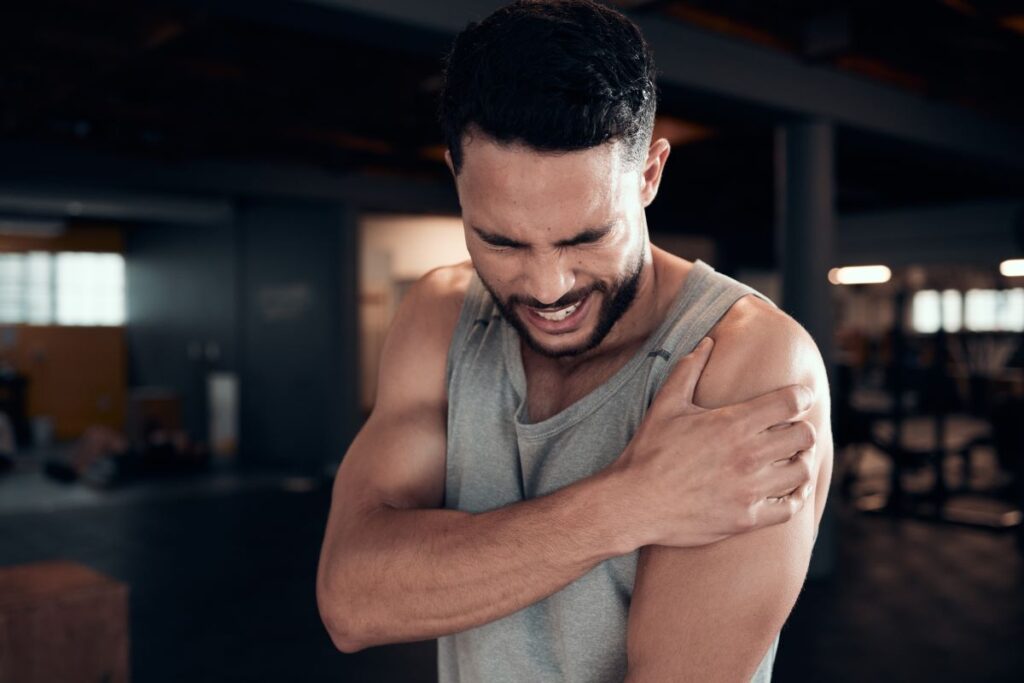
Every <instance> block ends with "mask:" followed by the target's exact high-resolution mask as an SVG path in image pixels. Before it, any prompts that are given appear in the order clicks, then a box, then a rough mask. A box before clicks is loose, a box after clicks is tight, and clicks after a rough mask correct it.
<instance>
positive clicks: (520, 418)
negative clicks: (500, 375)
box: [499, 259, 714, 439]
mask: <svg viewBox="0 0 1024 683" xmlns="http://www.w3.org/2000/svg"><path fill="white" fill-rule="evenodd" d="M713 272H714V268H712V267H711V266H709V265H708V264H707V263H705V262H704V261H701V260H700V259H696V260H694V262H693V267H692V268H691V269H690V272H689V273H687V275H686V277H685V278H684V279H683V282H682V284H681V285H680V286H679V291H678V292H677V293H676V295H675V298H674V300H673V302H672V305H671V306H669V309H668V312H667V313H666V315H665V318H664V320H662V321H661V323H660V324H659V325H658V327H657V328H656V329H655V330H654V332H652V333H651V334H650V335H649V336H648V337H647V339H646V341H644V343H643V344H642V345H641V347H640V349H639V350H638V351H637V352H636V353H635V354H634V355H633V356H632V357H631V358H630V359H629V360H628V361H626V363H624V364H623V366H622V367H621V368H619V369H618V370H616V371H615V372H614V373H613V374H612V376H611V377H609V378H608V379H607V380H605V381H604V382H603V383H601V384H599V385H598V386H596V387H594V388H593V389H591V390H590V391H589V392H588V393H586V394H584V395H583V396H581V397H580V398H579V399H577V400H576V401H575V402H573V403H572V404H570V405H568V406H566V407H565V408H563V409H562V410H560V411H559V412H557V413H555V414H554V415H552V416H550V417H548V418H546V419H544V420H541V421H539V422H530V420H529V409H528V406H527V401H526V393H527V386H526V372H525V370H524V368H523V357H522V352H521V349H520V339H519V333H518V332H516V330H515V328H513V327H512V326H511V325H509V324H508V323H507V322H506V321H505V320H504V318H501V329H502V347H503V348H502V350H503V352H504V355H505V364H506V367H507V369H508V375H509V379H510V381H511V382H512V388H513V390H514V391H515V393H516V395H517V398H518V402H519V407H518V409H517V410H516V414H515V427H516V431H517V432H518V433H519V436H520V437H521V438H526V439H546V438H550V437H551V436H553V435H554V434H556V433H557V432H560V431H562V430H564V429H567V428H568V427H571V426H572V425H575V424H577V423H579V422H580V421H581V420H583V419H585V418H586V417H587V416H588V415H590V414H591V413H593V412H594V410H596V409H597V408H598V407H599V406H600V405H601V404H603V403H604V402H605V401H607V400H608V399H610V398H611V397H612V396H614V395H615V393H616V392H617V391H618V390H619V388H620V387H621V386H622V385H623V384H624V383H625V382H626V381H628V380H629V378H630V377H631V376H632V375H633V374H634V373H635V372H637V371H638V370H639V369H640V368H641V367H642V366H643V365H644V362H645V361H646V359H647V358H648V357H649V356H652V355H657V354H659V353H661V344H662V343H663V341H664V339H665V337H666V336H667V335H668V334H669V332H670V331H671V330H672V328H673V326H674V325H675V324H676V322H678V320H679V318H680V316H681V315H683V313H684V311H685V310H686V308H687V307H688V306H689V305H690V303H691V301H692V300H693V299H694V298H695V296H696V295H697V294H698V293H699V291H700V285H701V282H702V281H703V280H704V279H705V278H706V277H707V276H708V275H709V274H710V273H713ZM499 317H500V316H499ZM666 360H667V359H666Z"/></svg>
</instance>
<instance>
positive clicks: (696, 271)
mask: <svg viewBox="0 0 1024 683" xmlns="http://www.w3.org/2000/svg"><path fill="white" fill-rule="evenodd" d="M691 278H694V279H693V280H692V281H691ZM683 289H684V293H683V296H682V297H681V298H680V300H679V301H677V303H676V305H675V307H674V310H673V311H672V312H671V313H670V317H673V318H674V319H675V322H674V323H673V324H672V325H671V326H670V327H669V328H668V329H667V330H666V331H665V333H664V334H663V335H661V337H660V338H659V339H658V340H657V343H656V344H655V345H654V346H653V348H651V350H650V352H649V354H648V355H650V356H658V357H660V358H662V359H663V360H664V361H665V362H660V363H659V362H655V364H654V367H653V368H652V375H653V376H652V380H653V383H654V385H656V386H660V385H661V383H662V382H663V381H664V380H665V378H666V377H667V376H668V374H669V372H670V371H671V369H672V368H673V367H674V366H675V364H676V363H677V362H678V361H679V359H680V358H682V357H683V356H685V355H686V354H688V353H690V352H691V351H693V349H694V348H695V347H696V346H697V344H698V343H699V342H700V340H701V339H703V338H704V337H705V336H707V334H708V332H710V331H711V328H713V327H714V326H715V324H716V323H717V322H718V321H719V320H721V319H722V317H723V316H724V315H725V314H726V313H727V312H728V310H729V309H730V308H731V307H732V305H733V304H734V303H736V302H737V301H738V300H739V299H741V298H742V297H744V296H746V295H747V294H753V295H754V296H757V297H758V298H760V299H764V300H765V301H767V302H768V303H770V304H772V305H773V306H774V305H775V304H774V302H773V301H772V300H771V299H769V298H768V297H766V296H765V295H763V294H761V293H760V292H758V291H757V290H756V289H754V288H752V287H749V286H748V285H745V284H743V283H742V282H739V281H738V280H734V279H733V278H731V277H729V276H727V275H723V274H722V273H719V272H718V271H716V270H715V269H714V268H712V267H711V266H710V265H708V264H707V263H705V262H703V261H701V260H696V261H694V263H693V269H692V270H691V271H690V274H689V275H688V276H687V281H686V282H684V284H683Z"/></svg>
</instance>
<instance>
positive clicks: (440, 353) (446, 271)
mask: <svg viewBox="0 0 1024 683" xmlns="http://www.w3.org/2000/svg"><path fill="white" fill-rule="evenodd" d="M472 276H473V266H472V264H471V263H470V262H469V261H465V262H463V263H458V264H455V265H452V266H444V267H441V268H435V269H434V270H431V271H430V272H428V273H427V274H426V275H423V276H422V277H421V278H420V279H419V280H417V281H416V282H415V283H413V285H412V286H411V287H410V288H409V291H408V292H407V293H406V295H405V297H403V299H402V302H401V304H400V305H399V307H398V310H397V312H396V313H395V317H394V320H393V321H392V322H391V327H390V329H389V330H388V334H387V337H386V339H385V340H384V348H383V350H382V353H381V361H380V363H381V365H380V382H379V392H380V393H379V394H378V403H380V402H381V401H388V400H389V399H391V398H395V396H394V394H395V392H398V393H399V397H401V398H409V397H410V394H420V393H423V394H424V395H425V396H426V395H429V396H443V390H444V376H445V366H446V362H447V355H448V347H449V345H450V344H451V341H452V335H453V334H454V332H455V326H456V324H457V323H458V320H459V313H460V312H461V310H462V304H463V302H464V301H465V298H466V292H467V291H468V289H469V283H470V281H471V279H472ZM439 392H440V393H439ZM420 398H423V396H420Z"/></svg>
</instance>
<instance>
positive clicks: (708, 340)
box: [700, 337, 715, 348]
mask: <svg viewBox="0 0 1024 683" xmlns="http://www.w3.org/2000/svg"><path fill="white" fill-rule="evenodd" d="M714 343H715V340H714V339H712V338H711V337H704V338H703V339H701V340H700V346H701V348H707V347H709V346H711V345H712V344H714Z"/></svg>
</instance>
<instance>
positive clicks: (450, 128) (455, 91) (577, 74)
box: [440, 0, 657, 173]
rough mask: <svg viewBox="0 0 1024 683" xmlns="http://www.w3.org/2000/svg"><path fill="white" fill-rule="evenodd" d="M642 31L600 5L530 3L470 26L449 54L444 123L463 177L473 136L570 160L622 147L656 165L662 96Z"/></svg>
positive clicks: (583, 0)
mask: <svg viewBox="0 0 1024 683" xmlns="http://www.w3.org/2000/svg"><path fill="white" fill-rule="evenodd" d="M654 75H655V71H654V59H653V57H652V56H651V51H650V48H649V47H648V46H647V43H646V42H645V41H644V38H643V36H642V35H641V34H640V29H639V28H637V26H636V24H634V23H633V22H632V21H630V20H629V19H627V18H626V17H625V16H623V15H622V14H620V13H619V12H616V11H615V10H612V9H609V8H608V7H604V6H602V5H599V4H597V3H595V2H591V1H590V0H520V1H519V2H514V3H512V4H511V5H508V6H506V7H503V8H501V9H499V10H497V11H495V12H494V13H493V14H491V15H490V16H488V17H487V18H485V19H484V20H483V21H481V22H479V23H471V24H469V25H468V26H467V27H466V28H465V29H464V30H463V31H462V32H461V33H460V34H459V35H458V36H457V37H456V38H455V43H454V45H453V46H452V49H451V52H450V53H449V54H448V57H447V60H446V64H445V73H444V87H443V88H442V92H441V106H440V118H441V126H442V128H443V130H444V136H445V142H446V143H447V145H448V149H449V151H450V152H451V156H452V162H453V165H454V167H455V172H456V173H458V172H459V170H460V169H461V168H462V138H463V135H464V134H465V133H466V132H467V130H468V129H469V128H470V127H473V128H476V129H479V130H480V131H481V132H483V133H484V134H486V135H488V136H489V137H491V138H493V139H495V140H497V141H499V142H505V143H521V144H525V145H526V146H528V147H532V148H534V149H537V150H541V151H551V152H568V151H573V150H580V149H587V148H590V147H596V146H598V145H601V144H604V143H605V142H609V141H613V140H621V141H622V142H623V143H625V145H626V148H627V154H628V156H629V158H630V159H632V160H636V161H642V160H643V159H645V158H646V156H647V147H648V145H650V139H651V131H652V130H653V128H654V112H655V109H656V107H657V90H656V87H655V83H654Z"/></svg>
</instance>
